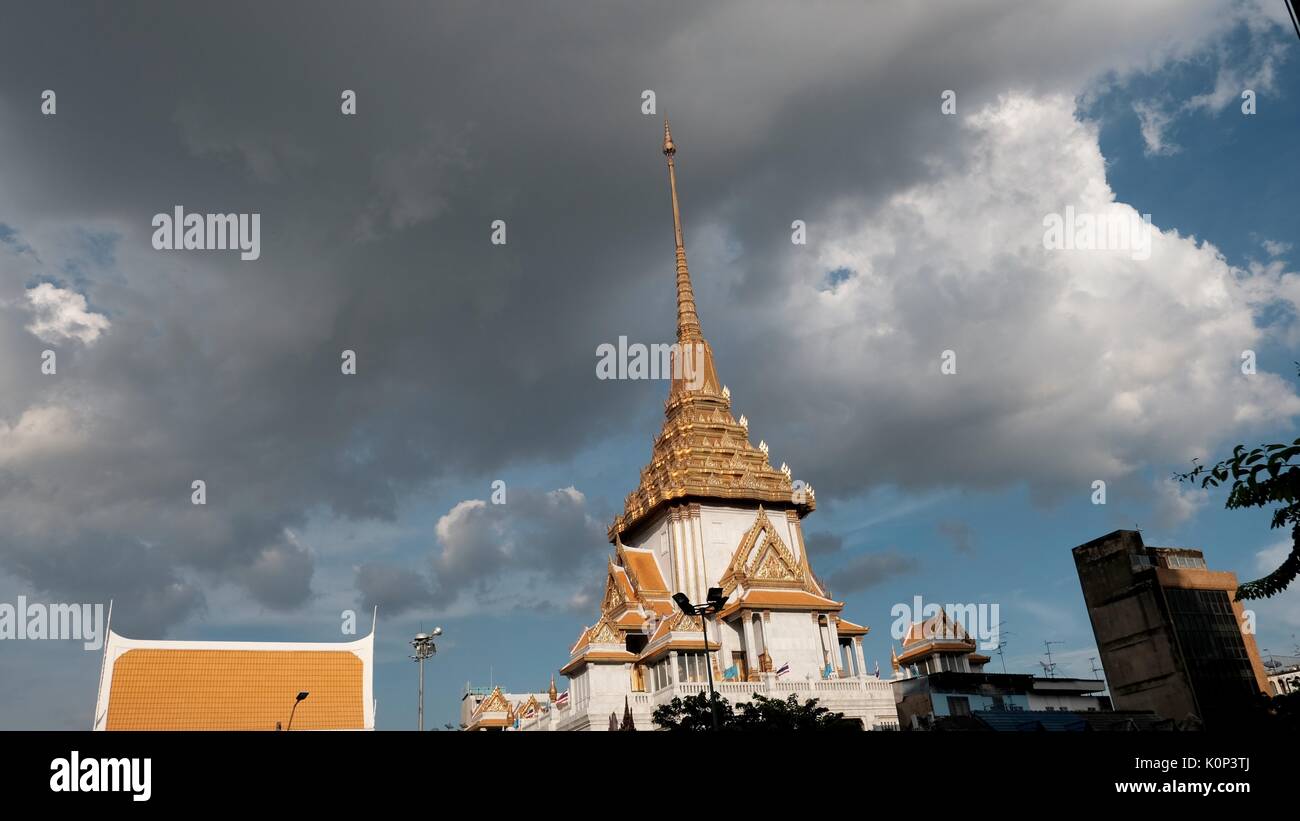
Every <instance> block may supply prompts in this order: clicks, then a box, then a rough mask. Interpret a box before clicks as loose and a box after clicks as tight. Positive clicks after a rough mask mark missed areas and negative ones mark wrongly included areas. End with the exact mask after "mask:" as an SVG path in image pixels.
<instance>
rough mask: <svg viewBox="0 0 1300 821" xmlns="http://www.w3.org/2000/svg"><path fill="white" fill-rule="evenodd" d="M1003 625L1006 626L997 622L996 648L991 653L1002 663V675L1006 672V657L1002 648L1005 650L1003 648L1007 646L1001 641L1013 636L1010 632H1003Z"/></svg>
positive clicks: (1002, 622)
mask: <svg viewBox="0 0 1300 821" xmlns="http://www.w3.org/2000/svg"><path fill="white" fill-rule="evenodd" d="M1004 624H1006V622H1005V621H1000V622H998V648H997V649H996V650H994V651H993V652H995V653H997V654H998V661H1000V662H1002V672H1003V673H1006V672H1007V657H1006V656H1005V655H1004V650H1003V648H1005V647H1006V646H1007V643H1006V642H1005V641H1003V639H1005V638H1006V637H1007V636H1014V635H1015V633H1012V632H1010V631H1008V630H1003V629H1002V625H1004Z"/></svg>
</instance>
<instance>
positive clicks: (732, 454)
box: [471, 120, 898, 730]
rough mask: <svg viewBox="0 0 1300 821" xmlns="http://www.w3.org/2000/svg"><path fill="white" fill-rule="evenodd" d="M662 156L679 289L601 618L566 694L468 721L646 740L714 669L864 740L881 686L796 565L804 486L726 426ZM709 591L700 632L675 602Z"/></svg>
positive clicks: (743, 696) (807, 491)
mask: <svg viewBox="0 0 1300 821" xmlns="http://www.w3.org/2000/svg"><path fill="white" fill-rule="evenodd" d="M663 153H664V155H665V157H666V158H667V166H668V187H669V192H670V194H671V198H672V211H673V235H674V239H675V244H676V271H675V282H676V290H677V340H676V347H675V350H674V352H673V368H672V374H671V383H670V387H669V391H668V399H667V402H666V403H665V406H664V416H665V420H664V425H663V429H662V430H661V431H660V433H659V435H658V436H657V437H656V438H655V440H654V444H653V448H652V452H651V455H650V463H649V464H648V465H647V466H646V467H645V468H643V469H642V471H641V477H640V481H639V483H638V484H637V487H636V489H635V490H633V491H632V492H631V493H630V494H628V496H627V499H626V502H625V504H624V508H623V512H622V513H621V514H620V515H618V516H617V517H616V518H615V519H614V522H613V524H612V525H611V526H610V528H609V532H608V536H609V540H610V542H611V544H612V545H613V554H612V555H611V556H610V558H609V561H608V565H607V569H606V576H605V593H604V598H603V601H602V604H601V610H600V614H599V618H597V619H596V621H595V623H594V624H592V625H591V626H589V627H586V628H584V629H583V630H582V631H581V633H580V634H579V635H578V637H577V639H576V641H574V643H573V645H572V647H571V648H570V650H569V660H568V662H567V663H566V664H565V665H564V666H563V667H562V668H560V671H559V672H560V673H561V674H563V675H564V676H566V677H567V678H568V681H569V688H568V692H566V693H565V694H564V697H563V698H561V699H557V700H555V701H550V702H541V703H539V704H538V705H537V706H536V708H535V709H534V708H533V705H532V704H531V703H529V704H528V705H527V706H526V707H525V708H523V709H522V710H521V709H520V706H519V705H515V704H511V703H510V700H509V699H508V698H506V697H505V696H504V695H503V694H501V693H499V692H498V693H494V694H493V696H494V697H489V698H488V699H485V701H484V705H486V706H490V707H493V708H495V710H493V711H489V710H487V709H478V710H476V711H475V712H477V713H478V714H479V715H478V716H477V717H476V718H477V719H478V720H477V721H474V722H471V723H473V724H476V725H477V726H489V724H495V725H497V726H502V727H507V726H508V727H511V728H514V727H517V728H518V729H522V730H535V729H537V730H541V729H545V730H605V729H609V728H610V727H611V726H616V725H618V724H620V723H623V722H621V721H619V720H618V719H619V717H630V719H631V721H633V722H634V723H635V726H636V727H637V728H641V729H649V728H652V727H653V724H652V721H651V715H652V713H653V710H654V708H655V707H656V706H658V705H660V704H664V703H667V702H669V701H671V700H672V699H673V698H674V697H676V696H685V695H693V694H696V693H699V692H701V691H703V690H705V689H706V687H707V683H706V682H707V680H708V678H707V677H708V670H707V668H706V666H705V665H707V664H712V666H713V675H714V678H715V680H716V681H717V682H718V684H717V689H718V691H719V692H720V693H721V694H722V696H723V697H725V698H727V699H728V700H730V701H732V702H733V703H736V702H742V701H747V700H749V699H751V698H752V697H753V694H754V693H759V694H762V695H766V696H772V697H778V698H782V699H784V698H786V697H787V696H789V695H792V694H793V695H796V696H798V697H799V698H800V699H805V698H817V699H819V700H820V703H821V705H822V706H825V707H828V708H830V709H832V710H834V711H837V712H842V713H844V714H845V716H846V718H848V719H851V720H856V721H859V722H861V724H862V726H863V727H864V728H865V729H884V728H891V729H892V728H896V727H897V725H898V718H897V711H896V709H895V706H894V695H893V692H892V690H891V688H890V685H889V684H888V683H887V682H884V681H881V680H880V679H879V678H878V677H877V676H875V675H872V674H870V673H869V672H868V671H867V669H866V664H865V662H864V660H863V654H862V637H863V636H865V635H866V634H867V632H868V629H869V628H867V627H865V626H862V625H859V624H855V623H853V622H851V621H849V620H848V619H847V618H845V617H844V616H843V615H842V612H841V611H842V610H843V607H844V604H843V602H840V601H836V600H835V599H834V598H833V596H832V595H831V591H829V590H827V589H826V587H825V586H824V585H823V584H822V583H821V582H820V581H819V580H818V579H817V577H816V576H815V575H814V573H813V570H812V567H811V565H810V564H809V560H808V551H807V548H806V547H805V545H804V537H803V528H802V521H803V519H804V517H805V516H807V515H808V514H810V513H812V512H813V510H814V509H815V508H816V497H815V495H814V493H813V489H812V487H811V486H810V485H807V484H805V483H803V482H795V481H792V476H791V471H790V468H789V467H788V466H786V465H784V464H782V465H781V468H780V469H776V468H773V467H772V465H771V463H770V462H769V461H768V447H767V444H766V442H760V443H759V445H758V447H755V446H754V445H753V444H751V442H750V438H749V423H748V421H747V420H746V418H745V416H743V415H742V416H741V417H740V419H739V420H737V419H736V418H735V417H734V416H733V415H732V406H731V392H730V391H729V390H728V389H727V388H726V387H725V386H724V385H723V384H722V383H721V381H720V380H719V379H718V374H717V370H716V367H715V365H714V361H713V351H712V349H711V347H710V346H709V343H708V341H707V340H706V339H705V337H704V332H703V329H702V327H701V324H700V316H699V312H698V310H697V308H696V304H695V293H694V290H693V288H692V286H691V275H690V269H689V267H688V266H687V262H686V248H685V243H684V241H683V239H682V220H681V209H680V207H679V204H678V199H677V172H676V163H675V157H676V153H677V145H676V143H675V142H674V141H673V136H672V132H671V130H670V129H669V125H668V121H667V120H665V121H664V142H663ZM711 587H720V588H722V591H723V595H724V596H725V599H726V603H725V606H724V607H723V609H722V610H721V611H720V612H718V613H717V614H716V615H714V616H712V617H710V618H709V619H708V623H707V625H705V624H702V623H701V617H699V616H687V615H685V614H683V613H682V612H681V611H680V610H679V609H678V608H677V607H676V606H675V605H674V603H673V600H672V595H673V594H674V593H678V592H681V593H685V594H686V595H687V596H688V597H689V598H690V599H691V601H693V602H701V601H704V599H705V598H706V594H707V591H708V589H709V588H711ZM706 629H707V640H706V638H705V636H706ZM525 715H526V716H527V717H526V718H525ZM611 716H612V717H613V720H611ZM489 718H490V719H491V721H490V722H489ZM517 719H518V720H517Z"/></svg>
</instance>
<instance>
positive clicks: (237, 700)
mask: <svg viewBox="0 0 1300 821" xmlns="http://www.w3.org/2000/svg"><path fill="white" fill-rule="evenodd" d="M104 650H105V653H104V670H103V675H102V678H101V682H100V693H99V700H98V703H97V706H96V710H95V713H96V715H95V728H96V729H106V730H274V729H275V725H276V722H280V723H281V724H282V725H284V726H288V725H289V717H290V714H291V713H292V716H293V725H292V729H294V730H362V729H373V727H374V713H373V709H371V708H370V704H371V693H372V686H371V658H372V652H373V633H372V634H371V636H368V637H366V638H365V639H361V640H359V641H355V642H349V643H344V644H340V643H334V644H330V643H310V644H294V643H273V642H201V641H192V642H183V641H139V640H133V639H126V638H123V637H122V636H118V635H117V634H115V633H113V632H111V631H110V632H109V634H108V639H107V641H106V643H105V648H104ZM304 691H305V692H307V693H308V694H309V695H308V696H307V698H306V699H305V700H303V701H302V702H300V703H298V704H297V708H296V709H295V708H294V704H295V696H297V694H298V693H300V692H304Z"/></svg>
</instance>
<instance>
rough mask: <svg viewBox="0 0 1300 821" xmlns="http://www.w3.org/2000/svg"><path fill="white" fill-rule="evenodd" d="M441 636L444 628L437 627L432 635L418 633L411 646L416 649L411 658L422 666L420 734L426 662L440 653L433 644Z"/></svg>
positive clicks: (421, 729)
mask: <svg viewBox="0 0 1300 821" xmlns="http://www.w3.org/2000/svg"><path fill="white" fill-rule="evenodd" d="M441 635H442V628H441V627H435V628H433V632H432V633H416V635H415V638H413V639H411V646H412V647H414V648H415V655H413V656H411V659H412V660H413V661H415V662H416V663H418V664H419V665H420V709H419V716H420V717H419V730H420V732H424V661H425V659H428V658H432V656H433V654H434V653H436V652H438V646H437V645H436V644H434V643H433V640H434V639H435V638H437V637H438V636H441Z"/></svg>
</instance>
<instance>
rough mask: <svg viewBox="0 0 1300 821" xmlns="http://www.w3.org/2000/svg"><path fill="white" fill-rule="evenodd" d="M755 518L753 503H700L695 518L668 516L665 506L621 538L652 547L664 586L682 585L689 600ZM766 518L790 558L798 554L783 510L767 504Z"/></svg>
mask: <svg viewBox="0 0 1300 821" xmlns="http://www.w3.org/2000/svg"><path fill="white" fill-rule="evenodd" d="M757 518H758V511H757V510H753V509H748V508H742V507H725V506H719V505H700V506H699V517H698V518H696V517H694V516H687V517H682V518H679V519H674V518H673V517H672V516H671V515H670V514H669V513H668V512H665V513H663V514H662V515H661V516H660V517H659V518H658V519H657V520H656V521H655V522H654V523H653V524H652V525H651V526H650V527H648V528H646V529H645V530H644V531H643V532H642V534H641V535H639V536H638V537H637V538H636V539H635V540H630V541H628V542H627V544H628V545H629V546H632V547H638V548H643V549H650V550H653V551H654V555H655V559H656V560H657V561H658V562H659V572H660V573H662V574H663V577H664V580H665V581H666V582H667V583H668V586H669V588H670V590H669V592H671V593H676V592H678V591H685V592H686V593H687V594H688V595H690V596H691V599H692V601H702V600H703V599H704V597H705V594H706V592H707V591H708V588H709V587H712V586H715V585H717V583H718V580H719V579H720V578H721V577H722V574H723V573H724V572H726V570H727V567H729V566H730V564H731V560H732V557H733V556H734V555H735V552H736V548H737V547H739V546H740V542H741V540H743V539H744V538H745V535H746V534H747V533H749V530H750V528H752V527H753V526H754V521H755V519H757ZM767 518H768V521H770V522H771V523H772V526H773V528H774V529H775V530H776V532H777V533H778V534H779V535H780V537H781V540H782V541H784V542H785V544H786V547H789V548H790V551H791V552H792V553H793V554H794V556H795V558H796V559H801V558H802V556H801V553H800V544H799V539H798V536H797V535H796V532H795V527H794V526H793V524H792V523H791V522H790V521H789V519H787V518H786V514H785V510H783V509H770V510H768V511H767Z"/></svg>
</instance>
